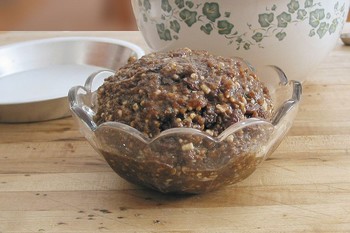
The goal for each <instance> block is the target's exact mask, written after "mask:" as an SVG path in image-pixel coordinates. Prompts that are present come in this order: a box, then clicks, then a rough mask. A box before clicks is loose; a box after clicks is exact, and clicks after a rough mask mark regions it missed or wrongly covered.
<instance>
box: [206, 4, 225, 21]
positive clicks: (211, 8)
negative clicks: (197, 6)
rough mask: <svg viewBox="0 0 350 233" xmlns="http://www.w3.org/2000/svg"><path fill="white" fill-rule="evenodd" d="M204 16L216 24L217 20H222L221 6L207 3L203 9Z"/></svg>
mask: <svg viewBox="0 0 350 233" xmlns="http://www.w3.org/2000/svg"><path fill="white" fill-rule="evenodd" d="M202 12H203V15H205V16H207V18H208V19H209V20H210V21H212V22H215V20H216V19H217V18H220V16H221V14H220V10H219V4H218V3H216V2H212V3H209V2H206V3H205V4H204V6H203V9H202Z"/></svg>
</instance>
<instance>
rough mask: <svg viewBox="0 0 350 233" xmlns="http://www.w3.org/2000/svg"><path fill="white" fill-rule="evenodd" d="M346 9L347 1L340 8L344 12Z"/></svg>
mask: <svg viewBox="0 0 350 233" xmlns="http://www.w3.org/2000/svg"><path fill="white" fill-rule="evenodd" d="M344 10H345V3H344V4H343V5H342V7H341V8H340V12H344Z"/></svg>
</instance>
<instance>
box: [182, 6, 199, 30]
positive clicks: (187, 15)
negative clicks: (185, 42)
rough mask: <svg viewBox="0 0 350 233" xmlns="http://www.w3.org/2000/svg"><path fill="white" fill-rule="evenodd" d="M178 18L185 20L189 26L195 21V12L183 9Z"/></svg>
mask: <svg viewBox="0 0 350 233" xmlns="http://www.w3.org/2000/svg"><path fill="white" fill-rule="evenodd" d="M179 15H180V18H181V19H183V21H185V23H186V24H187V26H189V27H191V26H192V25H193V24H194V23H196V22H197V12H196V11H190V10H187V9H183V10H182V11H180V14H179Z"/></svg>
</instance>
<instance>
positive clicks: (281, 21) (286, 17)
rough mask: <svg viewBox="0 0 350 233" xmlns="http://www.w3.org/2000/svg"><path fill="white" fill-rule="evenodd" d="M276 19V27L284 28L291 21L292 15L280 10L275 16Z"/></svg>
mask: <svg viewBox="0 0 350 233" xmlns="http://www.w3.org/2000/svg"><path fill="white" fill-rule="evenodd" d="M276 18H277V20H278V25H277V26H278V27H281V28H285V27H287V26H288V23H290V22H291V21H292V16H291V15H290V14H288V13H287V12H282V13H281V14H279V15H278V16H277V17H276Z"/></svg>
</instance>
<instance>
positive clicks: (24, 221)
mask: <svg viewBox="0 0 350 233" xmlns="http://www.w3.org/2000/svg"><path fill="white" fill-rule="evenodd" d="M347 26H348V25H347ZM54 35H57V33H55V32H45V33H43V32H30V33H25V32H16V33H14V32H11V33H2V34H1V35H0V42H1V43H2V44H5V43H9V42H14V41H19V40H26V39H34V38H42V37H50V36H54ZM59 35H61V36H64V35H94V36H109V37H113V38H120V39H127V40H129V41H131V42H134V43H137V44H139V45H140V46H142V47H146V45H145V44H144V42H143V40H142V38H141V35H140V34H139V33H138V32H99V33H95V32H75V33H72V32H61V33H59ZM349 76H350V47H345V46H343V45H342V44H341V42H340V41H339V43H338V45H337V47H336V48H335V49H334V51H332V53H331V54H330V55H329V56H328V58H327V59H326V60H325V61H324V62H323V63H322V64H321V65H320V67H319V69H318V71H317V72H316V73H314V74H313V75H312V76H311V77H310V78H309V80H310V81H309V83H308V84H306V85H305V87H304V96H303V100H302V104H301V106H300V111H299V113H298V116H297V119H296V121H295V123H294V125H293V127H292V129H291V131H290V133H289V135H288V136H287V137H286V139H285V140H284V141H283V143H282V144H281V145H280V147H279V148H278V150H277V151H276V152H275V153H274V154H273V155H272V156H271V157H270V158H269V159H268V160H267V161H265V162H264V163H263V164H262V165H261V166H260V167H259V168H258V169H257V171H256V172H255V173H254V174H253V175H252V176H251V177H249V178H248V179H246V180H245V181H243V182H241V183H239V184H237V185H233V186H230V187H226V188H223V189H221V190H219V191H216V192H212V193H208V194H204V195H195V196H185V197H184V196H169V195H162V194H159V193H157V192H154V191H150V190H146V189H143V188H141V187H138V186H134V185H131V184H129V183H127V182H126V181H124V180H122V179H121V178H120V177H118V176H117V175H116V174H115V173H114V172H113V171H112V170H111V168H110V167H109V166H108V165H107V163H106V162H105V161H104V159H103V158H101V157H100V156H99V155H98V154H97V153H96V152H95V151H94V150H93V149H92V147H91V146H90V145H89V144H88V143H87V141H86V140H85V139H84V138H83V137H82V136H81V134H80V133H79V132H78V130H77V127H76V125H75V122H74V121H73V119H72V118H65V119H60V120H54V121H48V122H42V123H32V124H0V232H1V233H5V232H6V233H7V232H60V233H62V232H74V233H77V232H123V233H124V232H125V233H131V232H159V233H160V232H168V233H170V232H171V233H175V232H179V233H180V232H181V233H189V232H199V233H204V232H207V233H222V232H225V233H226V232H227V233H229V232H350V103H349V102H350V77H349Z"/></svg>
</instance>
